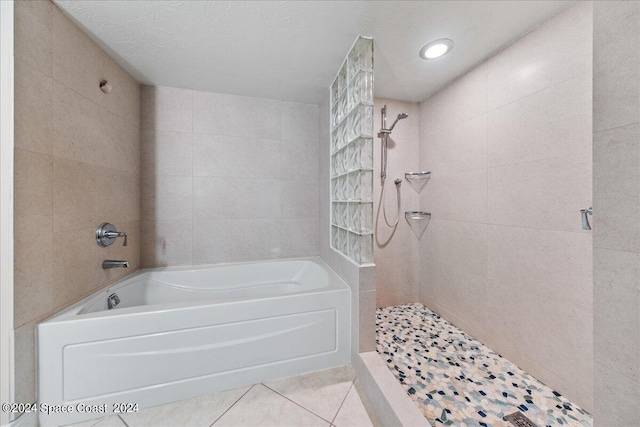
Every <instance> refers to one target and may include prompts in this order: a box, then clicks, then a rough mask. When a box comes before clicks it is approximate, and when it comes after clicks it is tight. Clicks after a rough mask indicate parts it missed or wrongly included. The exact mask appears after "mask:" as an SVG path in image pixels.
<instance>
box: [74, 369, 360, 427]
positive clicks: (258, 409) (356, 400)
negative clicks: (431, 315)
mask: <svg viewBox="0 0 640 427" xmlns="http://www.w3.org/2000/svg"><path fill="white" fill-rule="evenodd" d="M354 381H355V374H354V372H353V369H351V367H350V366H343V367H340V368H334V369H327V370H325V371H319V372H313V373H311V374H307V375H300V376H297V377H290V378H284V379H281V380H278V381H273V382H268V383H264V384H256V385H253V386H248V387H241V388H237V389H233V390H228V391H223V392H219V393H214V394H211V395H207V396H200V397H197V398H194V399H189V400H183V401H179V402H173V403H168V404H166V405H160V406H154V407H152V408H146V409H143V410H141V411H140V412H138V413H137V414H126V415H123V416H121V417H119V416H111V417H106V418H103V419H95V420H91V421H86V422H83V423H78V424H72V425H71V426H69V427H165V426H166V427H175V426H181V427H183V426H184V427H199V426H202V427H208V426H215V427H223V426H234V427H253V426H260V427H270V426H273V427H298V426H300V427H303V426H309V427H313V426H319V427H320V426H324V427H334V426H335V427H373V424H372V422H371V420H370V419H369V416H368V415H367V412H366V410H365V408H364V405H363V404H362V401H361V400H360V397H359V395H358V392H357V391H356V388H355V384H354Z"/></svg>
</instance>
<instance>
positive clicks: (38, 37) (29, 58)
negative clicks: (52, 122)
mask: <svg viewBox="0 0 640 427" xmlns="http://www.w3.org/2000/svg"><path fill="white" fill-rule="evenodd" d="M53 9H55V6H54V5H53V3H52V2H51V1H49V0H21V1H17V2H15V11H14V14H15V15H14V58H15V63H16V65H17V66H18V65H19V66H20V67H21V69H24V68H22V67H23V66H24V67H25V68H29V69H31V70H32V71H34V72H36V71H37V72H39V73H41V74H43V75H45V76H47V77H51V70H52V61H53V59H52V52H51V46H52V43H53V14H52V13H53ZM16 77H17V73H16ZM18 96H20V94H19V93H18V91H16V97H18ZM16 118H17V117H16Z"/></svg>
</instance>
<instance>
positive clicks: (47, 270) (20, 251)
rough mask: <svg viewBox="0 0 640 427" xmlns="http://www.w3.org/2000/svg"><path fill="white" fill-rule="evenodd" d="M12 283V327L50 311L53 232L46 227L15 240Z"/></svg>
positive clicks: (51, 303)
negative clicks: (36, 233) (34, 233)
mask: <svg viewBox="0 0 640 427" xmlns="http://www.w3.org/2000/svg"><path fill="white" fill-rule="evenodd" d="M14 283H15V285H14V291H13V292H14V300H15V305H14V325H15V327H16V328H17V327H20V326H22V325H24V324H25V323H27V322H29V321H31V320H33V319H37V318H41V317H42V316H44V315H46V314H48V313H50V312H51V311H52V310H53V308H54V304H53V234H52V233H51V229H50V228H48V229H44V230H42V232H41V233H40V234H39V235H37V236H30V237H23V238H21V239H19V240H16V242H15V251H14Z"/></svg>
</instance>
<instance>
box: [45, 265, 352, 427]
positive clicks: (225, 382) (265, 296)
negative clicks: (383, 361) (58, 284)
mask: <svg viewBox="0 0 640 427" xmlns="http://www.w3.org/2000/svg"><path fill="white" fill-rule="evenodd" d="M114 293H115V294H116V295H117V296H118V298H119V300H120V303H119V304H118V305H116V306H115V307H114V308H112V309H108V303H107V300H108V297H109V296H110V295H112V294H114ZM37 342H38V403H39V405H40V407H41V408H40V411H39V420H40V424H41V425H42V426H45V427H46V426H57V425H62V424H67V423H73V422H78V421H82V420H85V419H89V418H96V417H100V416H104V415H105V413H103V412H102V411H103V410H104V411H105V412H106V414H111V413H112V412H113V410H114V408H115V409H116V410H124V411H134V410H135V406H134V405H137V408H138V410H139V409H142V408H144V407H148V406H154V405H159V404H162V403H167V402H171V401H175V400H182V399H187V398H191V397H195V396H198V395H203V394H208V393H212V392H216V391H220V390H226V389H230V388H234V387H240V386H244V385H248V384H255V383H260V382H264V381H270V380H274V379H277V378H282V377H287V376H292V375H299V374H302V373H306V372H312V371H317V370H321V369H326V368H330V367H334V366H340V365H345V364H349V363H350V350H349V349H350V291H349V288H348V287H347V285H346V284H345V283H344V282H343V281H342V279H340V278H339V277H338V276H337V275H336V274H335V273H334V272H333V271H332V270H331V269H330V268H329V267H328V266H327V265H326V264H325V263H324V262H323V261H322V260H321V259H319V258H303V259H292V260H279V261H268V262H254V263H239V264H224V265H211V266H198V267H175V268H174V267H172V268H158V269H147V270H140V271H139V272H136V273H134V274H132V275H131V276H129V277H127V278H126V279H124V280H122V281H120V282H118V283H116V284H114V285H112V286H109V287H108V288H107V289H104V290H101V291H99V292H97V293H95V294H94V295H92V296H90V297H88V298H86V299H84V300H82V301H80V302H79V303H77V304H75V305H73V306H71V307H69V308H68V309H66V310H64V311H62V312H60V313H58V314H56V315H55V316H53V317H51V318H50V319H48V320H46V321H44V322H43V323H41V324H39V325H38V337H37ZM54 405H60V406H54ZM127 405H128V406H127ZM52 407H53V413H50V414H46V413H45V412H46V411H52V409H51V408H52ZM43 410H44V411H45V412H43Z"/></svg>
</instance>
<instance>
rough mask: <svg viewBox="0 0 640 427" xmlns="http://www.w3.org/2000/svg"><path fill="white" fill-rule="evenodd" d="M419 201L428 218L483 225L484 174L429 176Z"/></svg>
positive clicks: (466, 173) (485, 218)
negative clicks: (429, 213) (480, 223)
mask: <svg viewBox="0 0 640 427" xmlns="http://www.w3.org/2000/svg"><path fill="white" fill-rule="evenodd" d="M427 188H428V189H426V190H424V191H423V192H422V193H421V195H420V197H421V199H420V207H421V210H424V211H426V212H431V215H432V218H434V219H435V218H439V219H445V220H449V221H465V222H487V170H486V169H482V170H477V171H469V172H442V171H441V172H440V173H438V174H432V175H431V179H429V182H428V184H427Z"/></svg>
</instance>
